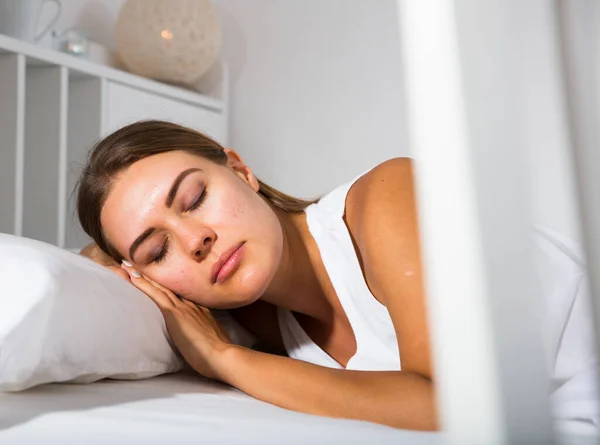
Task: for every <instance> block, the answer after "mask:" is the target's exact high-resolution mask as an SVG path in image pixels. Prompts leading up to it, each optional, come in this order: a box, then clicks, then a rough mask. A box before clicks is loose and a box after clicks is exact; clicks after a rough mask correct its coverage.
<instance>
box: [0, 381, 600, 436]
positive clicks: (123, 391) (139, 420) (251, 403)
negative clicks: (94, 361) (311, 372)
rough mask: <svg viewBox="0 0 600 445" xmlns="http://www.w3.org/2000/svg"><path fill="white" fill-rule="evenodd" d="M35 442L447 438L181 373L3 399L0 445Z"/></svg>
mask: <svg viewBox="0 0 600 445" xmlns="http://www.w3.org/2000/svg"><path fill="white" fill-rule="evenodd" d="M560 430H561V431H562V432H563V435H562V437H561V439H560V440H559V444H561V445H592V444H596V443H598V437H597V436H596V437H593V436H591V435H590V431H589V430H588V429H586V428H585V425H584V426H583V427H582V425H579V424H578V423H577V422H566V423H563V424H562V425H561V426H560ZM567 433H570V434H568V435H567ZM36 443H43V444H56V445H71V444H73V445H75V444H76V445H81V444H86V445H96V444H98V445H106V444H114V445H118V444H128V445H132V444H138V443H139V444H144V445H153V444H161V445H165V444H172V443H173V444H177V445H186V444H220V445H222V444H229V443H231V444H267V445H268V444H278V445H279V444H302V445H305V444H309V443H310V444H344V445H352V444H357V445H358V444H360V445H363V444H403V445H442V444H444V443H445V441H444V435H443V434H442V433H424V432H415V431H406V430H398V429H394V428H388V427H385V426H382V425H378V424H374V423H370V422H360V421H352V420H343V419H331V418H326V417H319V416H311V415H306V414H301V413H297V412H293V411H289V410H285V409H282V408H278V407H276V406H273V405H270V404H268V403H264V402H261V401H259V400H256V399H254V398H252V397H249V396H247V395H246V394H244V393H242V392H240V391H237V390H236V389H234V388H231V387H229V386H226V385H222V384H220V383H217V382H214V381H211V380H207V379H203V378H201V377H199V376H196V375H190V374H185V373H179V374H172V375H163V376H159V377H154V378H152V379H148V380H137V381H116V380H103V381H100V382H96V383H92V384H87V385H76V384H52V385H43V386H39V387H36V388H33V389H30V390H28V391H23V392H18V393H4V394H0V444H1V445H21V444H27V445H29V444H36ZM465 445H468V444H465Z"/></svg>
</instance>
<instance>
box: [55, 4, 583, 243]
mask: <svg viewBox="0 0 600 445" xmlns="http://www.w3.org/2000/svg"><path fill="white" fill-rule="evenodd" d="M62 1H63V4H64V8H63V9H64V10H63V14H62V16H61V19H60V21H59V23H58V28H59V29H63V28H66V27H69V26H80V27H82V28H85V29H87V30H88V31H89V32H90V35H91V37H92V38H93V39H94V40H96V41H98V42H99V43H102V44H104V45H106V46H108V47H112V46H114V43H113V38H112V28H113V26H114V22H115V19H116V16H117V13H118V10H119V8H120V6H121V5H122V3H123V0H62ZM214 3H215V5H216V7H217V9H218V12H219V14H220V16H221V19H222V23H223V31H224V48H223V58H224V59H225V60H226V61H227V63H228V65H229V66H230V70H231V122H230V125H231V126H230V128H231V138H230V140H231V145H232V147H233V148H235V149H237V150H238V151H239V152H240V153H241V154H242V156H244V158H245V159H246V160H247V162H248V163H249V164H250V165H252V166H253V168H254V169H255V171H256V173H257V174H258V175H260V176H261V177H262V178H263V179H264V180H266V181H268V182H271V183H272V184H273V185H275V186H277V187H280V188H281V189H283V190H285V191H288V192H290V193H294V194H298V195H302V196H312V195H316V194H320V193H324V192H326V191H327V190H329V189H330V188H332V187H334V186H335V185H337V184H339V183H341V182H343V181H345V180H348V179H350V178H352V177H353V176H354V175H357V174H360V173H361V172H362V171H364V170H366V169H368V168H370V167H371V166H373V165H375V164H377V163H378V162H380V161H382V160H384V159H387V158H390V157H393V156H407V155H408V154H409V153H408V150H407V144H406V135H405V128H404V124H403V122H404V113H403V106H402V90H401V84H400V82H399V80H400V79H401V61H400V53H399V42H398V33H397V21H396V2H395V0H377V2H375V1H373V0H303V1H302V2H296V1H288V0H269V1H265V0H263V1H258V0H252V1H249V0H214ZM375 5H376V6H377V7H376V8H375V7H374V6H375ZM550 8H551V2H547V1H546V0H530V1H528V2H525V4H523V5H522V8H521V11H522V18H523V20H524V21H525V22H526V23H527V28H528V33H527V35H526V37H527V38H526V39H524V41H523V45H524V51H525V53H526V54H527V57H525V58H524V60H523V78H524V81H525V82H526V84H527V86H528V88H527V94H526V97H525V107H524V110H523V112H524V119H525V121H526V131H525V135H524V137H525V139H526V142H527V145H528V147H529V152H530V159H531V173H532V175H531V177H532V183H531V184H532V189H533V194H532V206H533V211H534V214H535V218H536V221H537V222H540V223H543V224H545V225H548V226H550V227H551V228H553V229H555V230H558V231H560V232H563V233H566V234H568V235H571V236H574V237H577V235H578V230H577V224H576V217H575V212H576V203H575V199H574V194H573V177H572V173H571V170H570V168H571V167H570V166H571V161H570V158H569V155H568V151H567V149H566V147H567V134H566V128H565V124H564V115H563V108H562V106H563V102H562V99H561V95H560V85H561V84H560V82H561V79H560V76H559V73H558V71H557V66H558V62H557V55H556V47H555V38H556V28H555V24H554V19H553V17H552V11H551V9H550ZM48 9H50V8H48Z"/></svg>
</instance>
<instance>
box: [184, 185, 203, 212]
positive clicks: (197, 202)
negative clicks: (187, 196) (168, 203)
mask: <svg viewBox="0 0 600 445" xmlns="http://www.w3.org/2000/svg"><path fill="white" fill-rule="evenodd" d="M205 198H206V187H204V190H202V193H200V196H198V199H196V200H195V201H194V203H193V204H192V205H191V206H189V207H188V209H187V210H186V212H192V211H194V210H196V209H197V208H199V207H200V206H201V205H202V203H203V202H204V199H205Z"/></svg>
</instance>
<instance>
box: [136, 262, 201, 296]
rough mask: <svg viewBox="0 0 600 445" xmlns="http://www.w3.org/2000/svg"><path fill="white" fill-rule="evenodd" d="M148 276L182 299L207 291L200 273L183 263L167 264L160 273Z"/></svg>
mask: <svg viewBox="0 0 600 445" xmlns="http://www.w3.org/2000/svg"><path fill="white" fill-rule="evenodd" d="M148 276H149V277H150V278H151V279H152V280H154V281H156V282H157V283H159V284H161V285H162V286H164V287H166V288H167V289H170V290H171V291H173V292H174V293H175V294H177V295H180V296H182V297H188V296H189V295H194V294H197V293H198V291H200V292H203V291H204V290H205V289H203V288H202V282H201V280H200V277H199V276H198V271H196V270H193V268H191V267H186V266H185V265H184V264H181V263H179V264H176V263H170V264H166V265H164V266H162V267H161V268H160V270H159V271H156V272H155V273H152V274H148Z"/></svg>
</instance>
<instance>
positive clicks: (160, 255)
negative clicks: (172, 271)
mask: <svg viewBox="0 0 600 445" xmlns="http://www.w3.org/2000/svg"><path fill="white" fill-rule="evenodd" d="M168 254H169V239H168V238H167V239H166V240H165V243H164V244H163V245H162V248H161V249H160V252H158V255H156V256H155V257H154V258H153V259H152V262H153V263H154V264H160V263H162V262H163V261H164V260H165V259H166V258H167V255H168Z"/></svg>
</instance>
